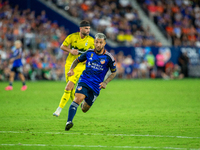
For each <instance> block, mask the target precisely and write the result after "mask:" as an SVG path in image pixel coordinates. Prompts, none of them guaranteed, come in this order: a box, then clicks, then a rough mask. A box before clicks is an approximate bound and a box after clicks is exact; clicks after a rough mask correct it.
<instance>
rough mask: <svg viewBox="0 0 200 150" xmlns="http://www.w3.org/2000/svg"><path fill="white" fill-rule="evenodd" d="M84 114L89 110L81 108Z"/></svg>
mask: <svg viewBox="0 0 200 150" xmlns="http://www.w3.org/2000/svg"><path fill="white" fill-rule="evenodd" d="M81 110H82V112H84V113H86V112H87V111H88V110H89V109H85V108H81Z"/></svg>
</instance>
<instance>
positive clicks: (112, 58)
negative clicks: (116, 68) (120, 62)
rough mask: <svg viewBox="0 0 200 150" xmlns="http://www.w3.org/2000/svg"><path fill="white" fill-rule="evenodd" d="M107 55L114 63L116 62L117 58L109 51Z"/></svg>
mask: <svg viewBox="0 0 200 150" xmlns="http://www.w3.org/2000/svg"><path fill="white" fill-rule="evenodd" d="M105 55H107V56H108V57H109V58H110V59H111V60H112V61H115V58H114V57H113V56H112V54H111V53H109V52H108V51H106V52H105Z"/></svg>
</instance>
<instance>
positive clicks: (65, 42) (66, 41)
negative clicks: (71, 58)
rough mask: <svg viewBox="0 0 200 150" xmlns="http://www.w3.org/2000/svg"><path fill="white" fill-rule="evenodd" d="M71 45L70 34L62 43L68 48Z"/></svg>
mask: <svg viewBox="0 0 200 150" xmlns="http://www.w3.org/2000/svg"><path fill="white" fill-rule="evenodd" d="M71 43H72V35H71V34H70V35H68V36H67V37H66V38H65V40H64V42H63V43H62V44H63V45H64V46H66V47H67V46H69V45H70V44H71Z"/></svg>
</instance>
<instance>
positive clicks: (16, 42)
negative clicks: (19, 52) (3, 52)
mask: <svg viewBox="0 0 200 150" xmlns="http://www.w3.org/2000/svg"><path fill="white" fill-rule="evenodd" d="M18 43H19V44H21V45H22V42H21V41H20V40H16V41H15V43H14V44H18Z"/></svg>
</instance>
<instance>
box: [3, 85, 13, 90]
mask: <svg viewBox="0 0 200 150" xmlns="http://www.w3.org/2000/svg"><path fill="white" fill-rule="evenodd" d="M5 90H6V91H11V90H13V87H12V86H10V85H9V86H7V87H6V88H5Z"/></svg>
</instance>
